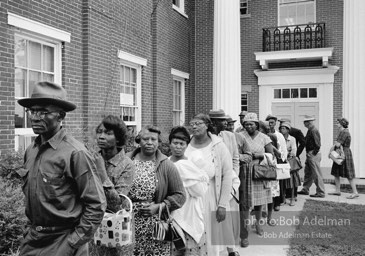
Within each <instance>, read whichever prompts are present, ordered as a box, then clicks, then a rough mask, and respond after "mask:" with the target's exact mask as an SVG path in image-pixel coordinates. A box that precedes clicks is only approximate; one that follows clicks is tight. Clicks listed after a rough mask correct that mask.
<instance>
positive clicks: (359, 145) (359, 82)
mask: <svg viewBox="0 0 365 256" xmlns="http://www.w3.org/2000/svg"><path fill="white" fill-rule="evenodd" d="M364 18H365V1H364V0H344V44H343V116H344V117H346V118H348V120H349V122H350V125H349V130H350V133H351V138H352V140H351V150H352V153H353V156H354V161H355V170H356V176H357V177H360V178H365V157H364V156H365V147H364V142H365V133H364V127H365V119H364V116H365V101H364V96H365V72H364V70H365V48H364V42H365V22H364ZM336 118H337V117H336Z"/></svg>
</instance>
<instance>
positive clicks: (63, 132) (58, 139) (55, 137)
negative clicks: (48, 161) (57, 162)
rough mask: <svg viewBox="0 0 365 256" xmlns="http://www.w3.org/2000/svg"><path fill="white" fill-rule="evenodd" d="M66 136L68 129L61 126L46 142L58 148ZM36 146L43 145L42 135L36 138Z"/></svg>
mask: <svg viewBox="0 0 365 256" xmlns="http://www.w3.org/2000/svg"><path fill="white" fill-rule="evenodd" d="M65 136H66V130H65V129H63V128H61V129H60V130H59V131H58V132H57V133H56V134H55V135H53V137H52V138H50V139H49V140H47V141H46V142H45V143H44V144H46V143H48V144H49V145H50V146H51V147H52V148H53V149H57V147H58V145H59V144H60V143H61V141H62V140H63V138H64V137H65ZM34 146H41V136H40V135H38V137H37V138H36V139H35V140H34Z"/></svg>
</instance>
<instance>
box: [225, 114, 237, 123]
mask: <svg viewBox="0 0 365 256" xmlns="http://www.w3.org/2000/svg"><path fill="white" fill-rule="evenodd" d="M236 121H237V120H233V119H232V117H231V116H229V115H228V118H227V123H234V122H236Z"/></svg>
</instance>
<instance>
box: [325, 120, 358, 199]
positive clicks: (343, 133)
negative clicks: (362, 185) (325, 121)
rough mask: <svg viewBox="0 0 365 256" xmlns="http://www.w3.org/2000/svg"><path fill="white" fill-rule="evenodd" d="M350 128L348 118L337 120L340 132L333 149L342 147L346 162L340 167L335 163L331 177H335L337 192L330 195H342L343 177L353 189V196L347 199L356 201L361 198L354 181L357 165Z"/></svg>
mask: <svg viewBox="0 0 365 256" xmlns="http://www.w3.org/2000/svg"><path fill="white" fill-rule="evenodd" d="M348 126H349V121H347V119H346V118H343V117H342V118H339V119H337V127H338V128H339V131H340V132H339V134H338V136H337V139H336V142H335V144H334V145H333V147H334V149H336V148H339V147H340V146H342V148H343V152H344V154H345V161H344V162H343V163H342V165H338V164H336V163H335V162H333V165H332V169H331V175H333V176H335V184H336V191H335V192H333V193H328V194H329V195H336V196H340V195H341V191H340V185H341V183H340V177H343V178H347V179H348V181H349V183H350V185H351V188H352V194H351V195H350V196H348V197H347V199H354V198H357V197H359V194H358V193H357V189H356V184H355V181H354V178H355V165H354V159H353V158H352V152H351V149H350V145H351V135H350V132H349V130H348Z"/></svg>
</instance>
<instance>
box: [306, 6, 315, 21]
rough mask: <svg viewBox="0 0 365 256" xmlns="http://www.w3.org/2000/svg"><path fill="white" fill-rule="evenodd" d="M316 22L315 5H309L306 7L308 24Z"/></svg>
mask: <svg viewBox="0 0 365 256" xmlns="http://www.w3.org/2000/svg"><path fill="white" fill-rule="evenodd" d="M314 21H315V20H314V4H311V3H309V4H307V5H306V23H309V22H313V23H314Z"/></svg>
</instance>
